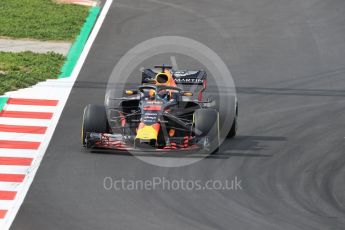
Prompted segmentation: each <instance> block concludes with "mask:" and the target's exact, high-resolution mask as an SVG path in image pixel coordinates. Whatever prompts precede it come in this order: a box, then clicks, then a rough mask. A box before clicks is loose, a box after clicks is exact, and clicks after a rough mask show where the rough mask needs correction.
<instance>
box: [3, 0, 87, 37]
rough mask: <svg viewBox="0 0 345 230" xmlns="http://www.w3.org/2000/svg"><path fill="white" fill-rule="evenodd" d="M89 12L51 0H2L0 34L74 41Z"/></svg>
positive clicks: (79, 7) (83, 7)
mask: <svg viewBox="0 0 345 230" xmlns="http://www.w3.org/2000/svg"><path fill="white" fill-rule="evenodd" d="M88 11H89V7H85V6H79V5H69V4H57V3H55V2H53V1H52V0H0V36H5V37H14V38H32V39H39V40H65V41H72V40H74V39H75V37H76V36H77V35H78V34H79V30H80V28H81V27H82V25H83V23H84V20H85V18H86V17H87V15H88Z"/></svg>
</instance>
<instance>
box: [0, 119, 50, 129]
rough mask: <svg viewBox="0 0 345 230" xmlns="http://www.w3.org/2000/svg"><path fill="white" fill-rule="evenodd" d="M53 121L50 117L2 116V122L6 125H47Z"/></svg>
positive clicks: (0, 122)
mask: <svg viewBox="0 0 345 230" xmlns="http://www.w3.org/2000/svg"><path fill="white" fill-rule="evenodd" d="M50 123H51V120H48V119H26V118H11V117H0V124H4V125H8V124H11V125H24V126H44V127H47V126H49V124H50Z"/></svg>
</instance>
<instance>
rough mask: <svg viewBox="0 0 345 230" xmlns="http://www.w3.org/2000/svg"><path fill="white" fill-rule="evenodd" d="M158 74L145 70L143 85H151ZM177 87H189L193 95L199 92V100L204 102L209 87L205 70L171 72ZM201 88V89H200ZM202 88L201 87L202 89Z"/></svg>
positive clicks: (154, 71) (152, 70)
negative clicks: (203, 98)
mask: <svg viewBox="0 0 345 230" xmlns="http://www.w3.org/2000/svg"><path fill="white" fill-rule="evenodd" d="M158 73H159V72H157V71H156V70H154V69H144V70H143V72H142V80H141V83H142V84H144V83H151V82H152V80H155V77H156V75H157V74H158ZM171 73H172V76H173V78H174V81H175V83H176V85H177V86H182V87H183V86H187V87H189V91H191V92H192V93H194V92H198V100H199V101H202V97H203V92H204V91H205V90H206V87H207V74H206V71H204V70H197V71H193V70H178V71H171ZM198 86H199V87H198ZM200 86H201V87H200ZM197 88H199V90H197Z"/></svg>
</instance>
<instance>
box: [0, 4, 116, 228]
mask: <svg viewBox="0 0 345 230" xmlns="http://www.w3.org/2000/svg"><path fill="white" fill-rule="evenodd" d="M112 2H113V0H107V1H106V2H105V4H104V6H103V9H102V12H101V13H100V15H99V17H98V19H97V21H96V24H95V25H94V28H93V30H92V32H91V34H90V36H89V38H88V41H87V43H86V44H85V47H84V49H83V52H82V53H81V55H80V57H79V59H78V62H77V64H76V66H75V68H74V70H73V72H72V75H71V77H69V78H67V79H61V80H57V81H56V85H57V86H59V83H58V82H62V83H63V84H62V85H63V86H64V87H56V85H52V87H49V86H48V87H46V85H45V84H40V86H38V87H32V88H28V89H26V90H21V91H20V92H19V93H18V94H16V93H15V92H11V93H9V94H7V95H8V96H10V97H12V93H13V97H24V98H27V97H28V96H30V97H34V96H37V97H38V98H40V97H42V96H43V97H44V98H46V99H48V98H49V99H59V104H58V106H57V110H56V112H55V113H54V116H53V119H52V120H51V123H50V125H49V128H48V130H47V133H46V135H45V137H44V140H43V142H42V144H41V146H40V148H39V150H38V155H37V156H36V158H35V159H34V161H33V162H32V166H31V168H30V169H29V170H30V173H29V174H28V175H27V176H26V177H25V179H24V181H23V183H22V185H23V189H21V190H20V191H18V193H17V195H16V199H15V202H14V206H13V208H10V209H9V210H8V213H7V215H6V218H5V221H4V222H0V223H2V224H0V229H3V230H7V229H9V228H10V226H11V224H12V222H13V220H14V218H15V216H16V214H17V212H18V210H19V208H20V206H21V204H22V203H23V201H24V198H25V195H26V193H27V192H28V190H29V187H30V185H31V183H32V181H33V179H34V176H35V174H36V172H37V170H38V167H39V165H40V163H41V160H42V158H43V156H44V153H45V152H46V150H47V148H48V145H49V142H50V140H51V138H52V136H53V133H54V131H55V128H56V126H57V124H58V121H59V119H60V116H61V114H62V111H63V108H64V106H65V104H66V102H67V99H68V97H69V94H70V93H71V90H72V87H73V85H74V82H75V80H76V79H77V77H78V75H79V73H80V70H81V68H82V66H83V64H84V62H85V59H86V57H87V55H88V53H89V51H90V49H91V46H92V44H93V42H94V41H95V39H96V37H97V34H98V32H99V30H100V28H101V26H102V24H103V21H104V19H105V17H106V15H107V13H108V11H109V9H110V7H111V4H112ZM49 83H50V82H49ZM49 83H48V84H49ZM42 85H43V86H42ZM30 120H31V121H32V120H34V119H30ZM0 122H3V120H2V121H1V119H0ZM16 122H19V120H16ZM7 124H13V123H7ZM45 124H46V123H45ZM45 124H41V125H42V126H45ZM27 125H29V124H27ZM31 125H37V123H35V124H33V123H31ZM0 167H1V166H0ZM0 206H1V204H0Z"/></svg>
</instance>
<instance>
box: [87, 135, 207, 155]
mask: <svg viewBox="0 0 345 230" xmlns="http://www.w3.org/2000/svg"><path fill="white" fill-rule="evenodd" d="M85 147H86V148H89V149H97V148H98V149H111V150H116V151H125V152H167V151H169V152H170V151H194V150H195V151H196V150H200V147H199V146H198V145H197V144H195V140H194V139H193V138H189V137H184V138H171V143H170V145H168V146H165V147H163V148H154V147H150V148H139V147H135V146H134V141H133V137H131V136H123V135H121V134H109V133H86V139H85Z"/></svg>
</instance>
